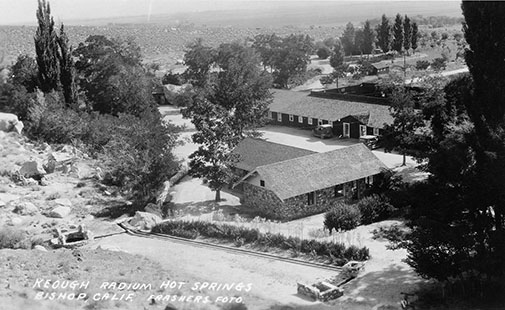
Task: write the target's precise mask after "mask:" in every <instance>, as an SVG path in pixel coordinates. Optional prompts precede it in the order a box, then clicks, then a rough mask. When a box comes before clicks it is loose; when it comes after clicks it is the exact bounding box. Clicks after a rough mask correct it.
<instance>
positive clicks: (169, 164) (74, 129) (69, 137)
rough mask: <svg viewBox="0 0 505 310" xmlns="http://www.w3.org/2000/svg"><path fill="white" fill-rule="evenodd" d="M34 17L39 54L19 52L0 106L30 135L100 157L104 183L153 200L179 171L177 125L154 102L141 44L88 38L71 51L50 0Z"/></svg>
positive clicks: (137, 199)
mask: <svg viewBox="0 0 505 310" xmlns="http://www.w3.org/2000/svg"><path fill="white" fill-rule="evenodd" d="M37 19H38V22H39V27H38V28H37V32H36V34H35V47H36V53H37V59H36V61H35V60H33V59H32V58H31V57H30V56H26V55H21V56H19V57H18V59H17V61H16V63H15V64H14V65H13V66H12V68H11V72H12V73H13V74H12V75H11V76H10V77H9V79H8V80H7V82H6V83H5V84H3V85H1V86H0V92H1V95H2V106H1V107H0V109H1V110H2V111H6V112H12V113H15V114H16V115H18V117H19V118H20V119H21V120H22V121H23V122H24V125H25V129H24V131H25V133H26V134H27V135H28V136H29V137H30V138H32V139H37V140H41V141H44V142H48V143H56V144H60V143H65V144H73V145H75V146H78V147H80V148H82V149H83V150H84V151H87V152H88V153H89V154H90V155H92V156H93V157H95V158H98V159H100V161H99V165H100V166H101V167H102V169H103V171H104V175H105V179H104V180H103V181H104V182H108V183H110V184H114V185H117V186H119V187H121V190H122V192H123V194H125V195H127V196H128V197H129V198H132V199H133V200H134V201H135V202H138V203H144V202H146V201H149V200H152V199H154V192H156V191H157V190H158V187H159V186H161V185H162V184H163V182H164V181H165V180H167V179H168V178H169V177H170V176H171V175H173V174H175V173H176V171H177V168H178V163H177V161H176V160H175V158H174V157H173V155H172V149H173V148H174V146H175V145H176V141H177V137H178V134H177V132H178V128H176V127H175V126H173V125H170V124H167V123H165V122H164V121H163V120H162V117H161V115H160V113H159V111H158V110H157V108H156V107H155V104H154V101H153V96H152V94H151V91H152V85H153V83H152V77H151V76H150V75H149V72H148V71H147V70H145V69H144V68H143V66H142V64H141V61H142V59H141V57H140V49H139V48H138V47H137V45H136V44H135V43H134V42H133V41H122V40H117V39H108V38H105V37H103V36H90V37H89V38H88V39H87V40H86V42H84V43H81V44H79V47H78V48H77V49H76V50H75V51H72V48H71V47H70V46H69V45H68V38H67V34H66V33H65V30H64V27H63V26H61V28H60V33H59V35H57V33H56V31H55V30H54V22H53V18H52V17H51V16H50V8H49V4H48V3H46V2H45V1H42V0H41V1H39V7H38V10H37ZM74 57H76V58H77V62H76V63H74ZM79 89H81V90H83V91H84V92H83V93H82V94H81V93H80V92H79Z"/></svg>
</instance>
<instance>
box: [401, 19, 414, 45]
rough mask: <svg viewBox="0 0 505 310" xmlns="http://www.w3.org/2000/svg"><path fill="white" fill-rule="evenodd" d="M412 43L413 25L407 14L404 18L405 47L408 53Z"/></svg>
mask: <svg viewBox="0 0 505 310" xmlns="http://www.w3.org/2000/svg"><path fill="white" fill-rule="evenodd" d="M411 44H412V25H411V24H410V18H409V17H408V16H407V15H405V19H404V20H403V48H404V49H405V52H406V53H407V54H408V53H409V49H410V46H411Z"/></svg>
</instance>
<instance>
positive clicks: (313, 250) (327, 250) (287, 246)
mask: <svg viewBox="0 0 505 310" xmlns="http://www.w3.org/2000/svg"><path fill="white" fill-rule="evenodd" d="M152 232H153V233H162V234H168V235H177V236H179V237H183V238H190V239H194V238H196V237H197V236H198V235H200V236H203V237H207V238H217V239H224V240H227V241H230V242H235V244H236V245H240V244H252V245H254V246H268V247H273V248H278V249H282V250H295V251H298V252H301V253H304V254H316V255H317V256H320V257H324V258H327V257H328V256H329V257H331V258H332V259H333V263H334V264H337V265H344V264H345V263H347V262H348V261H350V260H358V261H363V260H367V259H369V258H370V253H369V251H368V248H365V247H363V248H357V247H355V246H350V247H345V246H344V245H343V244H341V243H333V242H326V241H323V242H320V241H316V240H301V239H300V238H297V237H286V236H284V235H282V234H272V233H261V232H260V231H259V230H258V229H251V228H246V227H240V226H234V225H227V224H214V223H209V222H203V221H193V222H187V221H166V222H163V223H161V224H158V225H157V226H155V227H154V228H153V229H152ZM238 240H240V242H237V241H238Z"/></svg>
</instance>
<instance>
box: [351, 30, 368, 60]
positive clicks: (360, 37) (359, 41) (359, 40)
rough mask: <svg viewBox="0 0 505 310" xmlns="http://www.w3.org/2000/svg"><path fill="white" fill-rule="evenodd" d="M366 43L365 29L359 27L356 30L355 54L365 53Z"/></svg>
mask: <svg viewBox="0 0 505 310" xmlns="http://www.w3.org/2000/svg"><path fill="white" fill-rule="evenodd" d="M364 43H365V34H364V32H363V29H358V30H356V31H355V32H354V49H353V52H352V53H353V54H355V55H360V54H361V55H363V47H364Z"/></svg>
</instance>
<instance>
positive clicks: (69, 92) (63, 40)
mask: <svg viewBox="0 0 505 310" xmlns="http://www.w3.org/2000/svg"><path fill="white" fill-rule="evenodd" d="M58 45H59V46H60V59H59V61H60V69H61V72H60V81H61V86H62V89H63V96H64V97H65V102H66V104H67V105H68V106H70V107H73V108H74V109H78V108H79V107H78V102H77V99H78V98H77V97H78V93H77V83H76V70H75V65H74V60H73V59H72V49H71V47H69V46H68V37H67V34H66V33H65V29H64V26H63V24H62V25H61V28H60V36H59V38H58Z"/></svg>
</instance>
